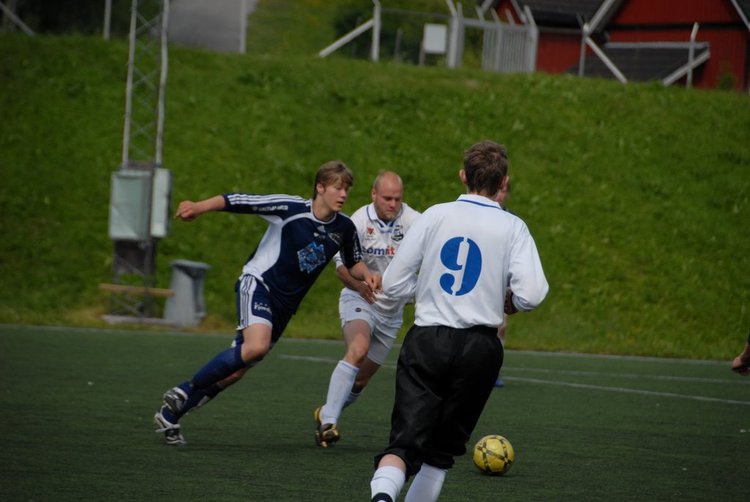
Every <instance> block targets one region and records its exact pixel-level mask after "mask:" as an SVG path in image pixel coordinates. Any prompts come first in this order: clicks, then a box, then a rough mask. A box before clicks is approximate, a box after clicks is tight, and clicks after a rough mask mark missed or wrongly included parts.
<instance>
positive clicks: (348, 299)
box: [339, 291, 403, 366]
mask: <svg viewBox="0 0 750 502" xmlns="http://www.w3.org/2000/svg"><path fill="white" fill-rule="evenodd" d="M339 317H341V327H343V326H344V325H345V324H346V323H348V322H349V321H355V320H362V321H365V322H366V323H367V324H368V325H369V326H370V333H371V335H370V348H369V350H368V351H367V358H368V359H369V360H371V361H372V362H374V363H375V364H378V365H381V366H382V365H383V363H384V362H385V359H386V358H387V357H388V353H389V352H390V351H391V347H393V344H394V343H395V342H396V336H397V335H398V330H399V329H401V324H402V323H403V311H399V313H398V315H397V316H384V315H382V314H380V313H378V312H377V311H375V309H373V308H372V305H370V304H369V303H367V302H366V301H365V300H364V298H362V297H361V296H359V295H353V294H347V292H346V291H342V292H341V296H340V297H339Z"/></svg>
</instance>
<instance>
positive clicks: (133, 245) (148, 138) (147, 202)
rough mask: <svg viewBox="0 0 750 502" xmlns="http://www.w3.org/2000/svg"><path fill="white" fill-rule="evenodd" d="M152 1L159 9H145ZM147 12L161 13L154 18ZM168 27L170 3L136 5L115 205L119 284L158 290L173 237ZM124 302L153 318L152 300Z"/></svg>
mask: <svg viewBox="0 0 750 502" xmlns="http://www.w3.org/2000/svg"><path fill="white" fill-rule="evenodd" d="M149 2H151V3H152V4H153V2H157V3H158V5H157V6H156V7H158V8H157V9H153V8H152V9H150V10H149V9H148V8H144V4H147V3H149ZM150 6H151V7H153V5H150ZM146 12H157V14H155V15H153V16H152V17H150V18H149V17H147V14H146ZM168 24H169V0H141V1H139V0H132V4H131V16H130V32H129V49H128V68H127V80H126V84H125V118H124V127H123V137H122V157H121V163H120V166H119V169H118V171H117V172H116V173H114V174H113V176H112V198H111V201H110V228H109V233H110V238H111V239H112V240H113V243H114V256H113V259H112V275H113V282H114V283H115V284H124V285H128V284H133V283H136V284H135V285H138V286H143V287H144V288H150V287H153V286H154V285H155V282H156V245H157V242H158V239H159V238H161V237H164V236H166V232H167V224H168V216H166V218H165V215H168V212H169V208H168V205H169V200H168V198H169V192H170V185H171V176H170V174H169V171H167V170H165V169H162V167H161V166H162V150H163V136H164V116H165V113H164V109H165V107H164V101H165V91H166V82H167V66H168V50H167V42H168V40H167V38H168V37H167V28H168ZM146 291H147V289H146ZM113 297H114V295H113ZM124 303H126V302H123V301H120V302H119V305H118V306H120V307H122V309H124V310H125V311H127V312H129V313H131V314H133V315H135V316H137V317H145V316H148V315H150V310H151V298H149V296H148V295H145V296H144V297H143V298H135V299H130V304H129V305H127V304H124ZM113 306H114V302H113ZM113 310H114V309H113Z"/></svg>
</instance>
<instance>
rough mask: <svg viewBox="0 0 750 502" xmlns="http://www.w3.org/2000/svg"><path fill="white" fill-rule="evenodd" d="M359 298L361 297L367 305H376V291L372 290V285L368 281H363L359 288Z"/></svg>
mask: <svg viewBox="0 0 750 502" xmlns="http://www.w3.org/2000/svg"><path fill="white" fill-rule="evenodd" d="M357 291H358V292H359V296H361V297H362V298H363V299H364V300H365V301H366V302H367V303H369V304H370V305H372V304H373V303H375V300H376V298H375V291H373V290H372V288H371V287H370V285H369V284H368V283H367V282H366V281H362V282H361V283H360V285H359V287H358V288H357Z"/></svg>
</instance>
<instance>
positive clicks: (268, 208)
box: [154, 161, 380, 444]
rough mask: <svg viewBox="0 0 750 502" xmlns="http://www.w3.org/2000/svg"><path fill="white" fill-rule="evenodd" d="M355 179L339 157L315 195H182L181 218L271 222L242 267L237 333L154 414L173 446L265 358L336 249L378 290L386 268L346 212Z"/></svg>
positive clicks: (323, 172) (324, 170) (320, 176)
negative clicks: (374, 268) (188, 416)
mask: <svg viewBox="0 0 750 502" xmlns="http://www.w3.org/2000/svg"><path fill="white" fill-rule="evenodd" d="M353 181H354V177H353V175H352V172H351V171H350V170H349V168H348V167H347V166H346V165H345V164H344V163H343V162H340V161H332V162H328V163H325V164H323V165H322V166H320V168H319V169H318V171H317V173H316V176H315V182H314V185H313V188H314V192H313V198H312V200H309V199H308V200H306V199H303V198H302V197H297V196H290V195H255V194H247V193H231V194H225V195H217V196H215V197H211V198H209V199H206V200H202V201H200V202H192V201H183V202H181V203H180V204H179V207H178V208H177V213H176V217H178V218H180V219H182V220H184V221H192V220H194V219H195V218H197V217H199V216H200V215H202V214H204V213H207V212H210V211H227V212H233V213H246V214H255V215H258V216H260V217H261V218H263V219H265V220H266V221H268V223H269V225H268V228H267V229H266V232H265V234H264V235H263V238H262V239H261V241H260V243H259V244H258V247H257V248H256V250H255V251H254V252H253V254H252V255H251V256H250V258H249V260H248V261H247V262H246V263H245V266H244V267H243V269H242V274H241V275H240V278H239V279H238V281H237V284H236V286H235V291H236V301H237V318H238V324H237V335H236V337H235V340H234V342H233V344H232V347H231V348H229V349H227V350H225V351H223V352H220V353H219V354H217V355H216V356H215V357H214V358H213V359H211V360H210V361H209V362H208V363H207V364H206V365H205V366H203V367H202V368H201V369H200V370H198V372H197V373H196V374H195V375H194V376H193V377H192V378H190V380H187V381H185V382H183V383H181V384H179V385H177V386H176V387H173V388H172V389H169V390H168V391H167V392H166V393H165V394H164V396H163V398H164V404H163V406H162V407H161V408H160V409H159V410H158V411H157V412H156V414H155V415H154V421H155V422H156V424H157V426H158V429H157V432H163V433H164V437H165V440H166V442H167V443H168V444H184V443H185V439H184V437H183V436H182V433H181V432H180V423H179V420H180V418H181V417H182V416H184V415H185V413H187V412H188V411H190V410H192V409H194V408H196V407H199V406H202V405H203V404H205V403H206V402H207V401H208V400H210V399H212V398H214V397H216V395H217V394H219V393H220V392H221V391H223V390H224V389H226V388H227V387H228V386H229V385H231V384H233V383H235V382H237V381H238V380H239V379H240V378H242V376H243V375H244V374H245V372H246V371H247V370H248V369H249V368H251V367H252V366H254V365H255V364H257V363H259V362H260V361H261V360H262V359H263V358H264V357H265V355H266V354H267V353H268V351H269V350H270V349H271V348H272V347H273V346H274V344H275V343H276V342H277V341H278V339H279V337H280V336H281V334H282V333H283V331H284V328H285V327H286V325H287V323H288V322H289V320H290V319H291V318H292V316H293V315H294V313H295V312H296V311H297V308H298V307H299V305H300V303H301V302H302V299H303V298H304V296H305V294H306V293H307V291H308V290H309V289H310V287H311V286H312V285H313V283H314V282H315V279H316V278H317V277H318V276H319V275H320V273H321V272H322V271H323V270H324V268H325V266H326V264H327V263H328V262H329V261H330V260H331V258H333V256H334V255H335V254H336V253H339V252H340V253H341V257H342V260H343V263H344V264H345V265H346V267H347V268H348V269H349V272H350V273H351V274H352V276H354V277H356V278H357V279H359V280H361V281H363V282H365V283H367V284H368V287H371V288H372V289H373V290H374V289H378V288H379V287H380V274H371V273H370V271H369V270H368V268H367V266H366V265H365V264H364V263H363V262H362V261H361V260H362V252H361V248H360V244H359V239H358V237H357V230H356V228H355V227H354V223H352V221H351V220H350V219H349V218H348V217H347V216H345V215H343V214H340V211H341V209H342V207H343V205H344V202H346V199H347V197H348V193H349V189H350V188H351V185H352V183H353Z"/></svg>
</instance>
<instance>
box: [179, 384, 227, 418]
mask: <svg viewBox="0 0 750 502" xmlns="http://www.w3.org/2000/svg"><path fill="white" fill-rule="evenodd" d="M223 390H224V389H222V388H221V387H219V386H218V385H217V384H212V385H209V386H208V387H206V388H205V389H200V390H193V391H192V392H191V393H190V394H188V398H187V401H185V405H184V406H183V407H182V409H181V410H180V413H179V414H178V415H177V417H176V418H177V419H179V418H181V417H182V416H183V415H185V413H187V412H188V411H190V410H192V409H193V408H195V407H200V406H203V405H204V404H205V403H207V402H208V401H210V400H211V399H213V398H215V397H216V396H217V395H218V394H219V392H221V391H223Z"/></svg>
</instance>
